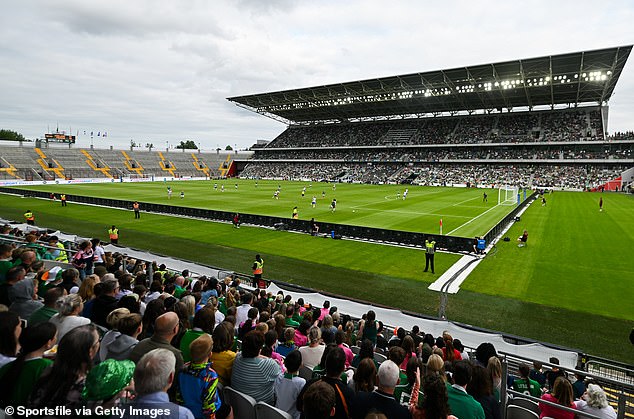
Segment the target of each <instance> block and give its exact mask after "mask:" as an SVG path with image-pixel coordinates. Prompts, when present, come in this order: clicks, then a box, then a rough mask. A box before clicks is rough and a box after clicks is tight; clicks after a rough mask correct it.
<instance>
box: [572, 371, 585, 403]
mask: <svg viewBox="0 0 634 419" xmlns="http://www.w3.org/2000/svg"><path fill="white" fill-rule="evenodd" d="M575 378H576V380H575V382H574V383H572V398H573V400H578V399H580V398H581V396H582V395H583V393H585V392H586V383H585V382H584V380H585V379H586V377H585V376H584V375H583V374H581V373H579V372H577V373H575Z"/></svg>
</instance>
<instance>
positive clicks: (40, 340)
mask: <svg viewBox="0 0 634 419" xmlns="http://www.w3.org/2000/svg"><path fill="white" fill-rule="evenodd" d="M56 341H57V329H56V328H55V326H53V325H52V324H50V323H46V322H45V323H40V324H37V325H35V326H29V327H27V328H26V329H24V331H23V332H22V334H21V335H20V346H21V347H22V349H21V352H20V355H19V356H18V357H17V358H16V359H15V360H14V361H11V362H9V363H8V364H6V365H4V366H3V367H2V368H0V406H3V407H4V406H7V405H19V406H24V405H25V404H26V402H27V400H28V397H29V394H30V393H31V391H32V390H33V386H34V385H35V382H36V381H37V380H38V379H39V378H40V375H41V374H42V372H43V371H44V370H45V369H46V368H47V367H48V366H49V365H51V364H53V361H51V360H49V359H45V358H43V356H44V352H46V351H48V350H49V349H51V348H52V347H53V346H55V342H56Z"/></svg>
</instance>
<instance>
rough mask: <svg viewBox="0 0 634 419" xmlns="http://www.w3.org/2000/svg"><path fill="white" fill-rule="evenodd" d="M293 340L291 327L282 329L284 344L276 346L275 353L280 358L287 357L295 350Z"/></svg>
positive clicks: (293, 332) (293, 333)
mask: <svg viewBox="0 0 634 419" xmlns="http://www.w3.org/2000/svg"><path fill="white" fill-rule="evenodd" d="M294 338H295V329H293V328H292V327H287V328H286V329H284V342H282V343H280V344H279V345H277V348H275V352H277V353H278V354H280V355H281V356H286V355H288V354H289V353H290V352H291V351H294V350H295V349H297V348H296V346H295V342H294V341H293V339H294Z"/></svg>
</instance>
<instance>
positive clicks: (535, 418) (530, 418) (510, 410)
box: [506, 404, 539, 419]
mask: <svg viewBox="0 0 634 419" xmlns="http://www.w3.org/2000/svg"><path fill="white" fill-rule="evenodd" d="M506 419H539V415H538V414H537V413H535V412H533V411H531V410H529V409H527V408H525V407H522V406H516V405H512V404H510V405H508V406H507V407H506Z"/></svg>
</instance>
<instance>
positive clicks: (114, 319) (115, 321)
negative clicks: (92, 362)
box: [99, 308, 130, 361]
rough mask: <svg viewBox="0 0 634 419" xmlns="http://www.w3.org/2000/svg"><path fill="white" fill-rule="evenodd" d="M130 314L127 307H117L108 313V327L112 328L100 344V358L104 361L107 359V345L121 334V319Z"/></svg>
mask: <svg viewBox="0 0 634 419" xmlns="http://www.w3.org/2000/svg"><path fill="white" fill-rule="evenodd" d="M129 314H130V310H128V309H127V308H117V309H115V310H112V311H111V312H110V314H108V317H107V318H106V322H107V323H108V328H109V329H110V330H108V331H107V332H106V334H105V335H103V337H102V338H101V345H100V346H99V360H101V361H103V360H105V359H106V352H107V347H108V346H109V345H110V344H111V343H112V342H113V341H114V340H115V339H116V338H117V337H118V336H119V335H120V334H121V333H120V332H119V321H120V320H121V319H122V318H123V317H125V316H127V315H129Z"/></svg>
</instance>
